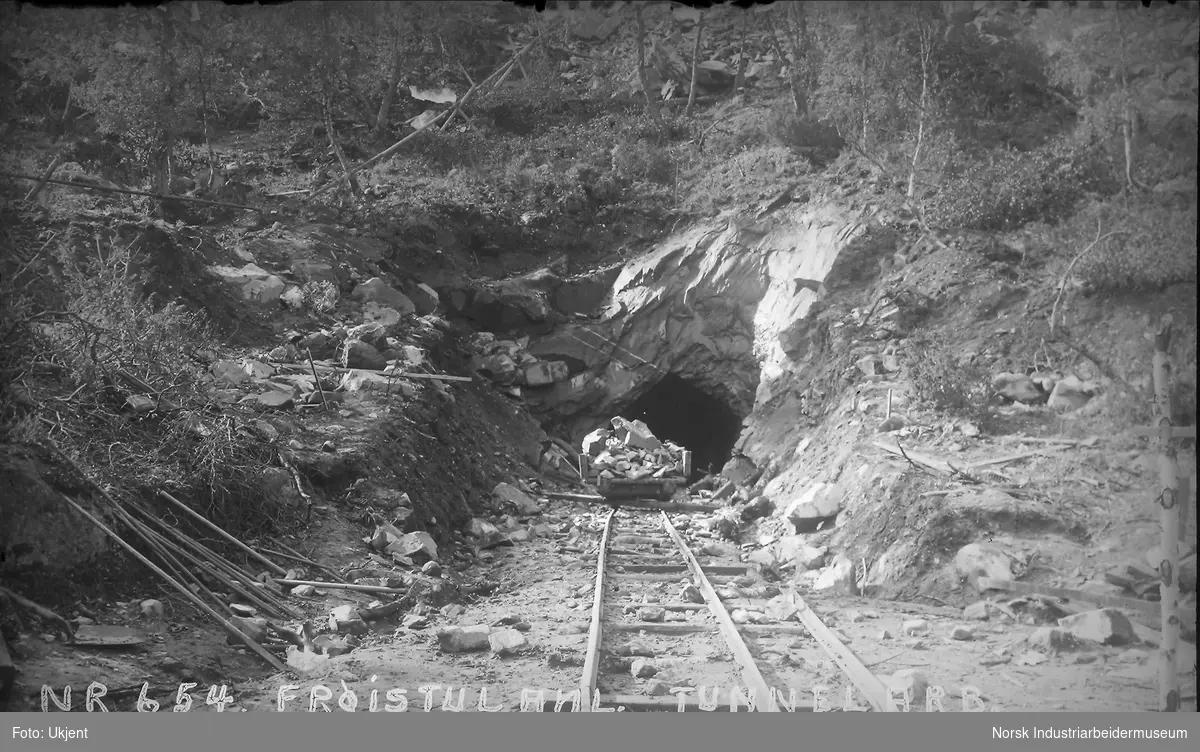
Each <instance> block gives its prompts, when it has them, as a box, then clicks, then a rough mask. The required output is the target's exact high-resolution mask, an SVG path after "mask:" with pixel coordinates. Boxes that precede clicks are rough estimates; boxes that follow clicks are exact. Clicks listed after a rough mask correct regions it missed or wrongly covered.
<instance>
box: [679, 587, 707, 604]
mask: <svg viewBox="0 0 1200 752" xmlns="http://www.w3.org/2000/svg"><path fill="white" fill-rule="evenodd" d="M679 600H681V601H683V602H684V603H703V602H704V596H703V595H702V594H701V593H700V591H699V590H698V589H697V588H696V586H695V585H684V586H683V589H682V590H680V591H679Z"/></svg>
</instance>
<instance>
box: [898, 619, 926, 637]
mask: <svg viewBox="0 0 1200 752" xmlns="http://www.w3.org/2000/svg"><path fill="white" fill-rule="evenodd" d="M900 631H901V632H902V633H903V634H905V635H909V636H914V635H923V634H928V632H929V622H927V621H925V620H924V619H909V620H907V621H905V622H904V623H903V624H901V625H900Z"/></svg>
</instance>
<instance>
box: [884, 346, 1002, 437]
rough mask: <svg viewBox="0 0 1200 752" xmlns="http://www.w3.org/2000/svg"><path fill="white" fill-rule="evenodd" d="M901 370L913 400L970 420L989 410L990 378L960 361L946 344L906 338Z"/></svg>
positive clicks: (976, 368) (975, 366)
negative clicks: (903, 370)
mask: <svg viewBox="0 0 1200 752" xmlns="http://www.w3.org/2000/svg"><path fill="white" fill-rule="evenodd" d="M904 365H905V370H906V371H907V372H908V380H909V381H910V382H911V383H912V385H913V392H914V394H915V395H916V397H917V400H918V401H920V402H924V403H926V404H928V405H930V406H932V407H934V408H936V409H938V410H941V411H943V412H945V413H947V414H950V415H954V416H957V417H962V418H967V419H970V420H986V419H987V418H988V417H989V416H990V414H991V410H990V409H989V406H988V403H989V401H990V398H991V379H990V378H989V376H988V374H987V372H986V371H985V370H983V369H982V368H980V367H979V366H977V365H975V364H974V363H960V362H959V360H958V359H957V358H956V357H955V356H954V353H952V352H951V351H950V350H949V349H948V348H946V347H945V346H944V345H941V344H939V343H937V342H935V341H934V340H932V339H930V338H928V337H926V336H916V337H913V338H911V339H909V340H908V343H907V345H906V348H905V352H904Z"/></svg>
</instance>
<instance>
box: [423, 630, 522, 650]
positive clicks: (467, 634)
mask: <svg viewBox="0 0 1200 752" xmlns="http://www.w3.org/2000/svg"><path fill="white" fill-rule="evenodd" d="M491 633H492V628H491V627H489V626H487V625H486V624H477V625H474V626H470V627H448V628H446V629H441V630H438V633H437V637H438V644H439V645H440V647H441V649H442V652H444V653H471V652H475V651H479V650H487V649H488V648H489V647H490V646H491V643H490V642H489V639H488V638H489V636H490V635H491ZM518 636H519V633H518Z"/></svg>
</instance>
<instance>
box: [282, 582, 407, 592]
mask: <svg viewBox="0 0 1200 752" xmlns="http://www.w3.org/2000/svg"><path fill="white" fill-rule="evenodd" d="M275 581H276V582H278V583H279V584H280V585H287V586H288V587H298V586H300V585H312V586H313V587H318V588H322V589H325V590H353V591H354V592H356V593H384V594H385V595H404V594H405V591H404V590H400V589H398V588H390V587H384V586H382V585H354V584H351V583H345V582H319V581H317V580H275Z"/></svg>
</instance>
